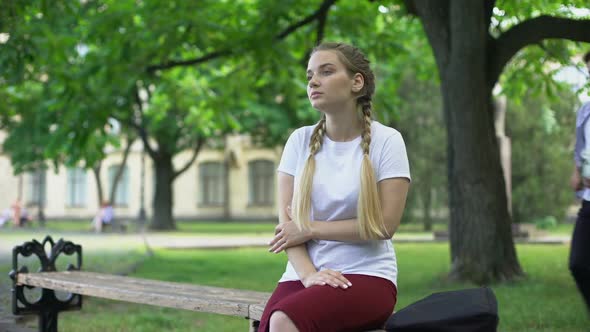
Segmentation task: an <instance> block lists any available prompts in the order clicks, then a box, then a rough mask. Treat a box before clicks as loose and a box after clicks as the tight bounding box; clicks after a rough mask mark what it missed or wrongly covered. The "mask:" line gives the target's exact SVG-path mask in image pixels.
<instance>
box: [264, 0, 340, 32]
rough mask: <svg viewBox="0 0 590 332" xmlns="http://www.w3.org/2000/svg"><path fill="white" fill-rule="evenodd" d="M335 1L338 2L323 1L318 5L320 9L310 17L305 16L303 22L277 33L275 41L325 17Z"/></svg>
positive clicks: (332, 0)
mask: <svg viewBox="0 0 590 332" xmlns="http://www.w3.org/2000/svg"><path fill="white" fill-rule="evenodd" d="M336 1H338V0H324V2H323V3H322V4H321V5H320V8H318V9H317V10H316V11H315V12H314V13H313V14H311V15H309V16H307V17H306V18H304V19H303V20H301V21H299V22H297V23H295V24H293V25H291V26H290V27H287V28H286V29H285V30H283V32H281V33H279V34H278V35H277V36H276V39H279V40H281V39H284V38H285V37H287V36H288V35H290V34H291V33H293V32H295V31H296V30H297V29H299V28H301V27H302V26H304V25H306V24H309V23H311V22H313V21H314V20H316V19H319V18H320V17H321V16H322V15H326V13H327V12H328V10H330V7H331V6H332V5H333V4H334V3H335V2H336Z"/></svg>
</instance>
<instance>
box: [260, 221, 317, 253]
mask: <svg viewBox="0 0 590 332" xmlns="http://www.w3.org/2000/svg"><path fill="white" fill-rule="evenodd" d="M309 240H311V231H309V230H303V231H300V230H299V228H297V225H295V223H294V222H293V221H287V222H283V223H280V224H278V225H277V227H275V236H274V238H273V239H272V240H271V241H270V242H269V244H268V245H269V246H270V249H268V251H271V252H274V253H275V254H278V253H279V252H281V251H283V250H285V249H287V248H290V247H294V246H297V245H300V244H302V243H305V242H307V241H309Z"/></svg>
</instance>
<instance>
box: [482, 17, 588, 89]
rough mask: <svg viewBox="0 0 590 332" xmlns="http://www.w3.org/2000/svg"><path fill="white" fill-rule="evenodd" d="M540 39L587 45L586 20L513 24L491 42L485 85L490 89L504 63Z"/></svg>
mask: <svg viewBox="0 0 590 332" xmlns="http://www.w3.org/2000/svg"><path fill="white" fill-rule="evenodd" d="M544 39H567V40H572V41H578V42H587V43H590V20H574V19H569V18H562V17H555V16H548V15H543V16H538V17H535V18H532V19H530V20H526V21H524V22H522V23H520V24H517V25H515V26H514V27H512V28H511V29H510V30H508V31H506V32H505V33H503V34H501V35H500V37H498V39H496V40H495V41H494V43H493V48H492V49H493V50H492V52H491V53H490V60H489V64H488V73H489V75H488V84H490V86H493V85H494V84H495V83H496V82H497V81H498V79H499V77H500V75H501V74H502V71H503V69H504V67H505V66H506V64H507V63H508V61H510V59H512V57H513V56H514V55H515V54H516V53H517V52H518V51H519V50H521V49H522V48H524V47H525V46H527V45H530V44H536V43H539V42H540V41H542V40H544Z"/></svg>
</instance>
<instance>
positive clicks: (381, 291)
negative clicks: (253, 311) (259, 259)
mask: <svg viewBox="0 0 590 332" xmlns="http://www.w3.org/2000/svg"><path fill="white" fill-rule="evenodd" d="M344 276H345V277H346V279H348V280H349V281H350V282H351V283H352V286H351V287H349V288H348V289H342V288H333V287H332V286H312V287H309V288H305V287H304V286H303V284H302V283H301V281H286V282H280V283H279V284H278V286H277V288H276V289H275V291H274V292H273V294H272V296H271V297H270V299H269V300H268V302H267V304H266V307H265V308H264V313H263V314H262V318H261V319H260V326H259V328H258V331H259V332H268V330H269V322H270V316H271V315H272V313H273V312H275V311H282V312H284V313H285V314H286V315H287V316H288V317H289V318H290V319H291V320H292V321H293V323H295V326H297V329H299V331H300V332H312V331H321V332H331V331H334V332H346V331H350V332H358V331H363V330H371V329H379V328H382V327H383V324H384V323H385V321H386V320H387V318H389V316H390V315H391V314H392V313H393V308H394V306H395V303H396V301H397V289H396V287H395V285H394V284H393V282H391V281H389V280H387V279H384V278H380V277H373V276H367V275H361V274H345V275H344Z"/></svg>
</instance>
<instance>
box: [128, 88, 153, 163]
mask: <svg viewBox="0 0 590 332" xmlns="http://www.w3.org/2000/svg"><path fill="white" fill-rule="evenodd" d="M146 90H147V91H148V93H149V89H146ZM134 97H135V102H136V103H137V107H138V109H139V113H140V118H141V125H139V124H137V123H136V122H135V121H134V120H133V119H131V120H130V121H128V124H129V125H130V126H131V127H133V128H135V130H137V132H138V133H139V137H140V138H141V141H142V142H143V147H144V149H145V150H146V151H147V152H148V154H149V155H150V157H151V158H152V159H155V158H156V157H157V153H156V150H155V149H153V148H152V146H151V145H150V141H149V136H148V134H147V130H146V129H145V127H144V126H143V103H142V102H141V98H140V97H139V90H137V89H135V96H134Z"/></svg>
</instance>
